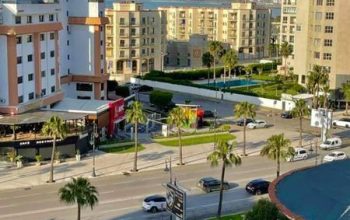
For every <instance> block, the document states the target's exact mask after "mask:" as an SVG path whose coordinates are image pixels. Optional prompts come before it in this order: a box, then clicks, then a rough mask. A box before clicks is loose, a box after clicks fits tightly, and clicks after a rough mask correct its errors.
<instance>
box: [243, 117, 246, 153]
mask: <svg viewBox="0 0 350 220" xmlns="http://www.w3.org/2000/svg"><path fill="white" fill-rule="evenodd" d="M243 123H244V124H243V126H244V127H243V156H246V155H247V154H246V149H245V147H246V146H245V144H246V129H247V125H246V123H247V118H246V117H244V120H243Z"/></svg>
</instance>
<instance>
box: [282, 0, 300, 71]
mask: <svg viewBox="0 0 350 220" xmlns="http://www.w3.org/2000/svg"><path fill="white" fill-rule="evenodd" d="M296 13H297V0H282V12H281V23H280V25H281V28H280V44H282V43H283V42H287V43H288V44H290V45H292V46H293V50H294V44H295V30H296ZM283 63H284V61H283ZM287 65H288V66H294V51H293V54H292V55H291V56H290V57H289V58H288V59H287Z"/></svg>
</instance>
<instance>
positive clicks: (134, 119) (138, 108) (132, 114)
mask: <svg viewBox="0 0 350 220" xmlns="http://www.w3.org/2000/svg"><path fill="white" fill-rule="evenodd" d="M126 121H127V122H128V123H131V124H133V125H134V140H135V154H134V168H133V170H132V171H134V172H137V152H138V143H137V142H138V135H137V133H138V130H137V129H138V125H139V124H140V123H145V122H146V115H145V113H144V112H143V109H142V104H141V102H139V101H135V102H133V103H132V105H131V106H130V108H129V109H127V110H126Z"/></svg>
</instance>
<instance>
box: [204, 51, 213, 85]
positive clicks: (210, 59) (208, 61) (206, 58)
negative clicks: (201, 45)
mask: <svg viewBox="0 0 350 220" xmlns="http://www.w3.org/2000/svg"><path fill="white" fill-rule="evenodd" d="M213 62H214V57H213V56H212V55H211V54H210V52H205V53H203V55H202V64H203V66H206V67H207V68H208V84H209V80H210V67H211V65H212V64H213Z"/></svg>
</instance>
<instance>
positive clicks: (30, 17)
mask: <svg viewBox="0 0 350 220" xmlns="http://www.w3.org/2000/svg"><path fill="white" fill-rule="evenodd" d="M31 23H32V16H27V24H31Z"/></svg>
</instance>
